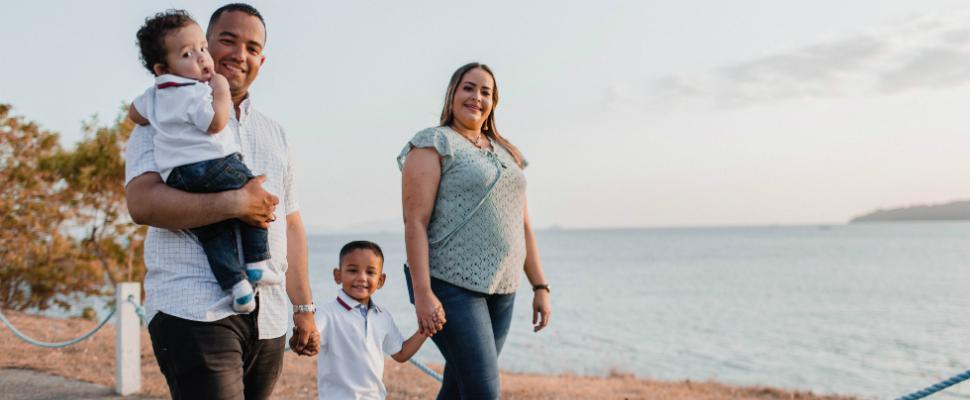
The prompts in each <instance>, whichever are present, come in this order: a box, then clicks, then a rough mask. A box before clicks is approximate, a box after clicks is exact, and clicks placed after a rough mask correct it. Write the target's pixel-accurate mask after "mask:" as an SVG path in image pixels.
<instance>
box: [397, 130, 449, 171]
mask: <svg viewBox="0 0 970 400" xmlns="http://www.w3.org/2000/svg"><path fill="white" fill-rule="evenodd" d="M415 147H420V148H426V147H428V148H433V149H434V150H435V151H436V152H438V155H440V156H441V160H442V165H441V168H442V170H444V169H446V168H447V167H448V165H449V164H450V162H451V159H452V157H453V156H454V153H453V152H452V149H451V141H450V138H449V137H448V132H445V131H444V130H443V129H442V128H440V127H432V128H427V129H424V130H422V131H420V132H418V133H416V134H415V135H414V137H413V138H411V140H410V141H408V143H407V144H405V145H404V148H403V149H401V154H398V156H397V167H398V168H399V169H401V170H403V169H404V159H405V158H407V156H408V153H410V152H411V149H413V148H415Z"/></svg>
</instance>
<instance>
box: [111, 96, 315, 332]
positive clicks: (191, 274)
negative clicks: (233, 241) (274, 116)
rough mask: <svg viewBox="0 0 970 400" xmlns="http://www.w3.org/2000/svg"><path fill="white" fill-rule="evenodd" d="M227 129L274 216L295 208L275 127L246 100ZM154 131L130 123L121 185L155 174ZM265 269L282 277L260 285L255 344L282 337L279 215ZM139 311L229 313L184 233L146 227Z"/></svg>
mask: <svg viewBox="0 0 970 400" xmlns="http://www.w3.org/2000/svg"><path fill="white" fill-rule="evenodd" d="M230 114H232V118H231V119H230V121H229V124H230V126H231V128H232V129H229V130H227V131H225V132H223V134H225V133H230V132H231V133H232V134H233V135H234V136H235V138H234V140H236V141H237V143H238V145H239V148H240V149H241V153H242V155H243V162H244V163H245V164H246V166H247V167H249V169H250V170H252V171H253V173H254V174H255V175H266V181H264V182H263V188H264V189H266V191H268V192H270V193H272V194H274V195H276V196H278V197H279V199H280V202H279V204H278V205H277V206H276V215H278V216H279V215H289V214H292V213H294V212H296V211H298V209H299V206H298V204H297V198H296V191H295V187H294V182H293V166H292V163H291V162H290V151H289V146H288V145H287V141H286V135H285V133H284V132H283V128H282V127H281V126H280V125H279V124H278V123H276V121H273V120H271V119H269V118H268V117H266V116H265V115H263V114H261V113H259V112H258V111H256V110H254V109H253V107H252V103H251V102H250V100H249V99H246V100H244V101H243V102H242V103H241V104H240V115H239V117H238V118H236V116H235V115H234V114H235V113H230ZM153 135H154V129H153V128H152V127H151V126H138V127H136V128H135V130H134V131H132V133H131V138H130V139H129V141H128V148H127V150H126V152H125V185H127V184H128V183H129V182H131V180H132V179H134V178H136V177H138V176H141V175H143V174H145V173H148V172H159V168H158V163H157V162H156V160H155V148H154V144H153ZM269 249H270V254H271V255H272V259H271V260H270V266H269V268H270V269H271V270H272V271H273V272H276V273H277V274H279V275H280V276H282V277H283V278H284V281H283V283H281V284H280V285H272V286H260V287H259V288H258V289H257V290H258V291H259V315H258V320H257V324H258V327H259V338H260V339H272V338H277V337H280V336H283V335H285V334H286V328H287V325H288V323H289V317H290V313H289V305H288V302H287V298H286V289H285V288H286V281H285V273H286V269H287V263H286V218H277V219H276V221H275V222H273V223H271V224H270V226H269ZM145 267H146V270H147V272H146V274H145V309H146V319H147V321H151V319H152V317H154V316H155V314H156V313H158V312H164V313H166V314H169V315H172V316H176V317H179V318H183V319H188V320H193V321H207V322H211V321H216V320H219V319H222V318H225V317H228V316H230V315H232V314H234V313H233V311H232V306H231V298H230V295H229V294H228V293H226V292H224V291H223V290H222V289H221V288H220V287H219V283H218V282H217V281H216V278H215V276H214V275H213V274H212V270H211V269H210V268H209V262H208V261H207V259H206V256H205V253H204V252H203V251H202V246H201V245H200V244H199V242H198V241H197V240H196V239H195V237H194V236H193V235H192V234H191V233H189V232H184V231H170V230H167V229H161V228H156V227H149V228H148V236H147V238H146V239H145Z"/></svg>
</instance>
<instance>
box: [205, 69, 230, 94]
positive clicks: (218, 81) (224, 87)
mask: <svg viewBox="0 0 970 400" xmlns="http://www.w3.org/2000/svg"><path fill="white" fill-rule="evenodd" d="M209 86H212V94H213V95H215V94H222V93H225V94H229V81H228V80H227V79H226V77H224V76H222V75H221V74H219V73H217V72H213V73H212V78H210V79H209Z"/></svg>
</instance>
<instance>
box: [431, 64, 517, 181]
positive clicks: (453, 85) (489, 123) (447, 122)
mask: <svg viewBox="0 0 970 400" xmlns="http://www.w3.org/2000/svg"><path fill="white" fill-rule="evenodd" d="M475 68H480V69H482V70H483V71H485V72H488V75H489V76H491V77H492V82H495V87H494V88H492V111H491V112H489V113H488V117H486V118H485V124H484V125H482V133H483V134H485V136H487V137H488V138H490V139H492V140H494V141H496V142H498V144H500V145H501V146H502V147H504V148H505V149H506V150H508V151H509V153H511V154H512V157H513V158H515V163H516V164H518V165H519V168H523V167H525V165H524V162H523V159H522V153H520V152H519V149H518V148H517V147H515V146H514V145H513V144H512V143H510V142H509V141H508V140H507V139H505V138H504V137H503V136H502V135H500V134H499V133H498V129H497V128H496V127H495V108H496V107H498V82H497V81H496V80H495V74H494V73H492V69H491V68H489V67H488V66H487V65H485V64H482V63H477V62H473V63H468V64H465V65H463V66H461V68H458V70H457V71H455V73H454V74H452V75H451V82H449V83H448V92H447V93H445V105H444V107H443V108H442V109H441V126H451V124H452V123H454V121H455V115H454V112H453V110H452V109H451V103H452V102H454V100H455V93H456V92H457V91H458V85H460V84H461V78H464V77H465V74H466V73H468V71H471V70H473V69H475Z"/></svg>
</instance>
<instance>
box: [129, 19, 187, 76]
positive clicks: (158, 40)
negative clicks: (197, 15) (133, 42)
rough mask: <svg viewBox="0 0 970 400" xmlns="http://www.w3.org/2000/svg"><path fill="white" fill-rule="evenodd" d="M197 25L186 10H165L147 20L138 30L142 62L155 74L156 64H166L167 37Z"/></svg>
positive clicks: (137, 36) (136, 35)
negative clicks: (189, 26)
mask: <svg viewBox="0 0 970 400" xmlns="http://www.w3.org/2000/svg"><path fill="white" fill-rule="evenodd" d="M194 23H196V22H195V20H194V19H192V16H190V15H189V13H188V12H186V11H185V10H165V11H163V12H160V13H158V14H155V15H153V16H151V17H148V18H145V25H142V27H141V29H138V33H136V34H135V37H136V38H138V49H139V50H141V62H142V64H143V65H144V66H145V68H147V69H148V72H151V73H152V75H154V74H155V68H154V67H155V64H162V65H166V64H165V36H166V35H168V34H169V33H172V32H173V31H175V30H178V29H180V28H184V27H186V26H188V25H189V24H194Z"/></svg>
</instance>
